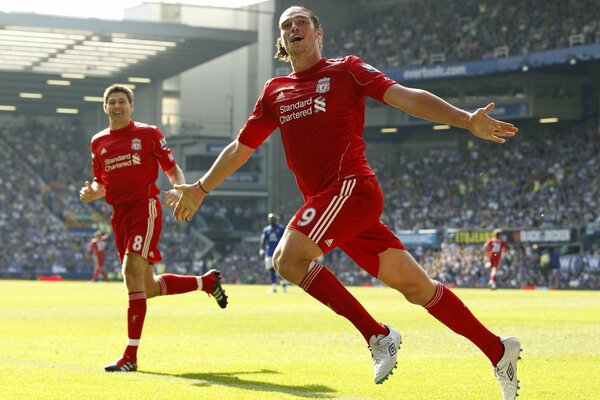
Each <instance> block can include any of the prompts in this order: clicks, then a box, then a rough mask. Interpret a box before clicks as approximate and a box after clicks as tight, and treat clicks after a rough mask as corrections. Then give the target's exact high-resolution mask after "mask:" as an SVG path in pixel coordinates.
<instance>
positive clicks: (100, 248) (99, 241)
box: [88, 235, 108, 256]
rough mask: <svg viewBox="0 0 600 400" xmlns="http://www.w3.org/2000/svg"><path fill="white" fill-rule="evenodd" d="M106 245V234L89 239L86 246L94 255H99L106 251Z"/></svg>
mask: <svg viewBox="0 0 600 400" xmlns="http://www.w3.org/2000/svg"><path fill="white" fill-rule="evenodd" d="M106 246H108V235H102V236H96V237H95V238H93V239H92V240H90V244H89V246H88V248H89V249H90V251H91V252H92V253H93V254H94V255H95V256H99V255H103V254H104V253H106Z"/></svg>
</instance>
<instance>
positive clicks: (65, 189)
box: [0, 118, 209, 279]
mask: <svg viewBox="0 0 600 400" xmlns="http://www.w3.org/2000/svg"><path fill="white" fill-rule="evenodd" d="M84 133H85V132H83V130H82V128H81V127H80V126H79V124H78V123H77V122H76V120H70V122H69V123H65V122H64V121H58V122H57V121H54V120H51V121H44V120H42V119H35V118H16V119H14V120H13V121H12V123H5V124H4V126H3V127H2V128H0V142H2V144H3V145H2V146H1V147H2V150H1V151H2V159H1V160H0V163H1V166H2V169H1V170H2V172H1V173H0V182H1V185H0V238H1V240H2V241H3V251H2V255H1V256H0V276H6V277H10V276H20V277H32V278H35V277H37V276H41V275H55V274H61V275H63V276H65V277H72V278H76V279H84V278H85V279H88V278H89V277H90V276H91V264H89V263H86V262H85V258H84V255H85V251H86V248H87V243H88V241H89V239H90V238H91V237H92V235H93V232H94V231H95V230H96V229H97V228H99V227H100V228H102V229H104V230H105V231H110V228H109V224H110V222H109V221H110V213H111V209H110V207H109V206H108V205H106V203H104V202H103V201H96V202H92V203H90V204H87V205H86V204H83V203H81V202H80V201H79V196H78V193H79V188H80V186H81V185H82V184H83V182H84V181H85V180H86V179H87V180H90V179H91V176H92V172H91V166H90V156H89V142H88V140H87V139H86V135H85V134H84ZM163 210H164V213H163V233H162V237H161V243H160V249H161V252H162V253H163V261H164V264H165V267H166V268H167V269H168V270H169V271H178V272H181V271H182V270H184V271H187V270H190V271H192V270H194V271H195V272H198V271H202V268H201V265H199V264H198V261H197V260H199V259H200V258H201V257H200V256H201V255H202V254H203V253H204V252H205V251H206V250H207V246H209V244H208V243H207V242H206V241H203V240H202V239H201V237H199V236H198V233H197V232H194V230H193V228H192V227H190V226H188V225H183V224H176V223H175V222H174V221H173V220H172V218H170V214H169V210H167V209H166V208H164V209H163ZM107 271H108V272H109V273H112V274H114V275H116V274H119V273H120V264H119V262H118V257H117V254H116V250H115V248H114V245H112V242H111V245H109V247H108V249H107Z"/></svg>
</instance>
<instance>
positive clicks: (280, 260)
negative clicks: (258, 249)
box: [273, 247, 298, 280]
mask: <svg viewBox="0 0 600 400" xmlns="http://www.w3.org/2000/svg"><path fill="white" fill-rule="evenodd" d="M297 264H298V262H297V260H296V259H295V258H294V257H293V256H292V255H291V254H290V253H289V252H286V251H285V250H283V249H280V248H279V247H278V248H277V249H276V250H275V254H273V268H275V270H276V271H277V272H278V273H279V275H281V277H283V278H285V279H288V280H290V279H294V277H295V275H297V273H296V271H297V269H298V268H297Z"/></svg>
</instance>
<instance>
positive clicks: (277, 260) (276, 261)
mask: <svg viewBox="0 0 600 400" xmlns="http://www.w3.org/2000/svg"><path fill="white" fill-rule="evenodd" d="M282 256H283V251H282V250H281V249H280V248H279V247H277V248H276V249H275V252H274V253H273V257H272V259H271V261H272V263H273V268H275V271H277V272H279V273H280V274H281V272H280V265H281V262H282Z"/></svg>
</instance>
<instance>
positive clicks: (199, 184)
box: [198, 181, 208, 194]
mask: <svg viewBox="0 0 600 400" xmlns="http://www.w3.org/2000/svg"><path fill="white" fill-rule="evenodd" d="M198 187H199V188H200V190H202V191H203V192H204V193H206V194H208V191H207V190H206V189H204V188H203V187H202V183H200V181H198Z"/></svg>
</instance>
